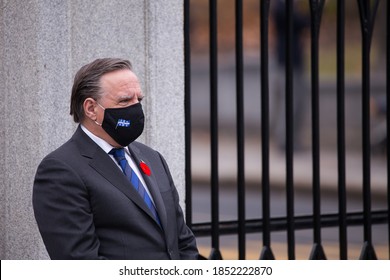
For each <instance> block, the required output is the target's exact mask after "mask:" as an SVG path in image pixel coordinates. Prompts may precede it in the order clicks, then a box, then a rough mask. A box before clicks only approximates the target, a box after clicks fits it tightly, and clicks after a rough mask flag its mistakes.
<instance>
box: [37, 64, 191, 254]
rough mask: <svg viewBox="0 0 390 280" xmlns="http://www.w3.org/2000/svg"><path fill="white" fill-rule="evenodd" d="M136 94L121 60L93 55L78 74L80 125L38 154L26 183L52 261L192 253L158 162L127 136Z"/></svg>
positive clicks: (138, 122)
mask: <svg viewBox="0 0 390 280" xmlns="http://www.w3.org/2000/svg"><path fill="white" fill-rule="evenodd" d="M142 98H143V95H142V91H141V88H140V83H139V81H138V78H137V76H136V75H135V74H134V73H133V72H132V66H131V64H130V62H129V61H127V60H121V59H115V58H105V59H97V60H95V61H93V62H92V63H90V64H87V65H85V66H83V67H82V68H81V69H80V70H79V71H78V72H77V74H76V76H75V79H74V84H73V88H72V96H71V105H70V114H71V115H72V116H73V119H74V121H75V122H76V123H80V125H79V127H78V128H77V130H76V132H75V134H74V135H73V136H72V138H71V139H70V140H69V141H68V142H66V143H65V144H64V145H62V146H61V147H60V148H58V149H57V150H55V151H54V152H52V153H50V154H49V155H48V156H46V157H45V158H44V159H43V161H42V162H41V163H40V165H39V167H38V169H37V173H36V176H35V181H34V187H33V207H34V213H35V218H36V220H37V223H38V227H39V230H40V233H41V235H42V238H43V241H44V243H45V246H46V249H47V251H48V253H49V255H50V257H51V258H52V259H197V258H198V250H197V248H196V241H195V237H194V235H193V233H192V232H191V231H190V229H189V228H188V227H187V226H186V224H185V221H184V217H183V212H182V210H181V208H180V206H179V198H178V193H177V191H176V188H175V186H174V183H173V180H172V177H171V174H170V172H169V169H168V166H167V164H166V162H165V160H164V159H163V157H162V156H161V155H160V154H159V153H158V152H156V151H154V150H152V149H151V148H149V147H147V146H145V145H143V144H141V143H138V142H134V140H135V139H137V138H138V136H139V135H140V134H141V133H142V131H143V127H144V115H143V111H142V106H141V103H140V101H141V100H142ZM123 148H124V149H123ZM134 173H135V174H134Z"/></svg>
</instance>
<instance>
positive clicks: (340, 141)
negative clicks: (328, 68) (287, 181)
mask: <svg viewBox="0 0 390 280" xmlns="http://www.w3.org/2000/svg"><path fill="white" fill-rule="evenodd" d="M344 53H345V1H344V0H339V1H337V160H338V195H339V197H338V200H339V221H340V227H339V239H340V241H339V242H340V243H339V245H340V248H339V249H340V259H341V260H346V259H348V253H347V252H348V250H347V214H346V213H347V195H346V179H345V166H346V164H345V67H344V66H345V55H344Z"/></svg>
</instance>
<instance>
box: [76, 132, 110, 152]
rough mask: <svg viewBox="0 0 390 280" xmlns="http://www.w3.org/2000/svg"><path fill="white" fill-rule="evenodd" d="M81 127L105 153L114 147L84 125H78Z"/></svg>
mask: <svg viewBox="0 0 390 280" xmlns="http://www.w3.org/2000/svg"><path fill="white" fill-rule="evenodd" d="M80 126H81V129H82V130H83V131H84V132H85V134H87V135H88V136H89V138H91V139H92V140H93V141H94V142H95V143H96V144H97V145H98V146H99V147H100V148H102V149H103V151H105V152H106V153H107V154H108V153H109V152H110V151H111V150H112V149H113V148H115V147H113V146H111V145H110V144H108V143H107V142H106V141H104V140H103V139H102V138H100V137H98V136H96V135H95V134H93V133H92V132H90V131H89V130H88V129H87V128H86V127H85V126H83V125H80Z"/></svg>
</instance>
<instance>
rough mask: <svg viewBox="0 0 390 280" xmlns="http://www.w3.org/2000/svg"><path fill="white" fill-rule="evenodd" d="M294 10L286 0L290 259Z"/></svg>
mask: <svg viewBox="0 0 390 280" xmlns="http://www.w3.org/2000/svg"><path fill="white" fill-rule="evenodd" d="M293 12H294V2H293V1H286V27H285V30H286V79H285V81H286V99H285V100H286V104H285V106H286V116H285V118H286V121H285V123H286V203H287V209H286V210H287V213H286V214H287V221H288V225H287V242H288V254H289V259H295V254H294V246H295V232H294V231H295V228H294V158H293V147H294V143H293V141H294V140H293V139H294V137H293V133H294V132H293V124H294V120H293V118H294V113H293V100H294V98H293V57H292V55H293V53H292V48H293V44H292V41H293V36H294V34H293Z"/></svg>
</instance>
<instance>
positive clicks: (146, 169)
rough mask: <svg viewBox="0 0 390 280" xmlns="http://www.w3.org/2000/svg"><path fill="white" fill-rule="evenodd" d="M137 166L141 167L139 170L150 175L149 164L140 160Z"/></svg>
mask: <svg viewBox="0 0 390 280" xmlns="http://www.w3.org/2000/svg"><path fill="white" fill-rule="evenodd" d="M139 166H140V167H141V170H142V172H143V173H145V174H146V175H148V176H150V173H151V172H150V168H149V166H148V165H147V164H146V163H145V162H144V161H143V160H142V161H141V163H140V164H139Z"/></svg>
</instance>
